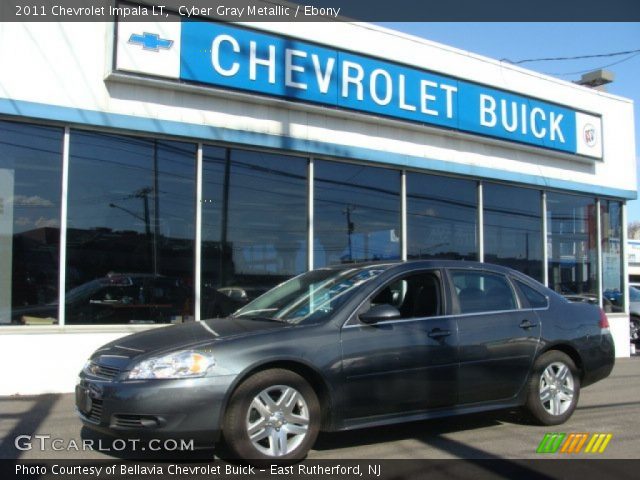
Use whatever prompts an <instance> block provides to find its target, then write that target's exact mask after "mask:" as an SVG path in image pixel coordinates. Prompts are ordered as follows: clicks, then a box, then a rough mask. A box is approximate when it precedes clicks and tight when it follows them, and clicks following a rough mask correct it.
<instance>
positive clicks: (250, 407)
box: [222, 369, 321, 462]
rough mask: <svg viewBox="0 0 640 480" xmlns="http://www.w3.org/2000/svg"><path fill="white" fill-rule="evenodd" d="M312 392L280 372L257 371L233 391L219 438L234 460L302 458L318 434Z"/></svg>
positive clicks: (318, 412)
mask: <svg viewBox="0 0 640 480" xmlns="http://www.w3.org/2000/svg"><path fill="white" fill-rule="evenodd" d="M320 417H321V409H320V403H319V402H318V397H317V395H316V393H315V392H314V390H313V388H311V386H310V385H309V384H308V383H307V382H306V381H305V380H304V379H303V378H302V377H301V376H300V375H298V374H297V373H294V372H292V371H290V370H284V369H272V370H264V371H262V372H258V373H256V374H255V375H253V376H251V377H249V378H248V379H247V380H245V381H244V382H243V383H242V384H241V385H240V386H239V387H238V388H237V389H236V391H235V392H234V393H233V395H232V396H231V400H230V402H229V408H228V410H227V413H226V415H225V418H224V421H223V427H222V428H223V435H224V439H225V443H226V446H227V448H228V450H229V453H230V454H231V456H232V457H233V458H239V459H243V460H258V461H262V462H265V461H267V462H273V461H295V460H301V459H303V458H304V457H305V456H306V455H307V452H308V451H309V450H310V449H311V447H312V446H313V444H314V443H315V441H316V438H317V436H318V432H319V430H320V420H321V418H320Z"/></svg>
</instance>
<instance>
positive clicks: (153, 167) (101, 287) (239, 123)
mask: <svg viewBox="0 0 640 480" xmlns="http://www.w3.org/2000/svg"><path fill="white" fill-rule="evenodd" d="M17 45H19V46H20V48H16V46H17ZM0 58H2V59H3V65H4V67H5V68H3V69H1V70H0V363H1V364H2V365H4V369H3V372H4V373H3V381H2V382H1V384H0V385H1V386H0V395H9V394H15V393H20V394H31V393H43V392H70V391H72V389H73V386H74V384H75V379H76V376H77V373H78V371H79V370H80V368H81V367H82V365H83V364H84V361H85V359H86V358H87V357H88V355H89V354H90V353H91V352H92V351H93V350H95V349H96V348H97V347H99V346H100V345H102V344H104V343H106V342H108V341H111V340H114V339H116V338H118V337H120V336H123V335H127V334H129V333H132V332H137V331H141V330H145V329H149V328H156V327H157V326H159V325H163V324H168V323H181V322H187V321H200V320H201V319H205V318H210V317H216V316H222V315H225V314H227V313H229V312H232V311H233V310H234V309H236V308H238V307H239V306H241V305H243V304H244V303H246V302H247V301H248V300H250V299H252V298H254V297H255V296H257V295H259V294H260V293H262V292H264V291H266V290H267V289H268V288H270V287H272V286H274V285H276V284H279V283H281V282H282V281H283V280H285V279H287V278H290V277H292V276H294V275H296V274H299V273H302V272H304V271H306V270H309V269H312V268H318V267H323V266H326V265H331V264H335V263H345V262H354V261H368V260H390V259H393V260H397V259H408V260H411V259H460V260H468V261H481V262H491V263H497V264H501V265H506V266H509V267H512V268H514V269H516V270H519V271H522V272H524V273H526V274H528V275H530V276H531V277H533V278H535V279H536V280H538V281H540V282H542V283H544V284H546V285H547V286H549V287H550V288H552V289H554V290H556V291H557V292H559V293H562V294H563V295H566V296H568V297H569V298H571V299H572V300H576V301H586V302H591V303H594V304H599V305H601V306H602V307H603V308H604V309H605V311H606V312H607V314H608V317H609V322H610V325H611V331H612V333H613V335H614V337H615V342H616V352H617V355H618V356H628V355H629V305H628V301H627V299H626V295H625V294H624V292H626V291H627V283H628V275H627V273H628V272H627V266H626V261H625V259H626V252H625V249H626V245H627V239H626V202H627V201H628V200H631V199H635V198H636V183H635V182H636V174H635V169H636V166H635V144H634V118H633V103H632V102H631V101H630V100H628V99H625V98H620V97H617V96H615V95H611V94H609V93H606V92H602V91H596V90H594V89H590V88H587V87H584V86H580V85H576V84H573V83H570V82H566V81H562V80H559V79H557V78H553V77H549V76H546V75H542V74H540V73H537V72H533V71H529V70H526V69H523V68H520V67H517V66H514V65H511V64H509V63H505V62H500V61H497V60H493V59H489V58H485V57H482V56H479V55H475V54H473V53H469V52H466V51H461V50H458V49H455V48H451V47H448V46H444V45H440V44H437V43H433V42H430V41H428V40H424V39H421V38H416V37H412V36H409V35H405V34H403V33H399V32H395V31H391V30H388V29H385V28H381V27H379V26H376V25H370V24H363V23H349V22H331V23H330V22H326V23H311V24H310V23H265V22H259V23H243V24H227V23H219V22H212V21H211V20H209V19H200V20H197V21H194V20H190V21H187V20H186V19H182V20H180V19H176V21H171V22H162V23H151V22H148V23H135V22H105V23H78V22H69V23H5V24H2V25H0ZM18 365H19V368H16V367H18ZM11 366H15V367H14V368H11Z"/></svg>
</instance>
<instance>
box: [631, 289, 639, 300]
mask: <svg viewBox="0 0 640 480" xmlns="http://www.w3.org/2000/svg"><path fill="white" fill-rule="evenodd" d="M629 301H630V302H640V289H637V288H636V287H629Z"/></svg>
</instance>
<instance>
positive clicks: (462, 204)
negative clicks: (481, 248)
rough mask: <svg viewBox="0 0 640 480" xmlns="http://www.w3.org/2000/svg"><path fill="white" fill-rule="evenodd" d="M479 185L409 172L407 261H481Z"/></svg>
mask: <svg viewBox="0 0 640 480" xmlns="http://www.w3.org/2000/svg"><path fill="white" fill-rule="evenodd" d="M477 232H478V201H477V183H476V182H474V181H472V180H464V179H458V178H448V177H441V176H436V175H426V174H422V173H411V172H410V173H407V258H409V259H420V258H423V259H429V258H443V259H451V260H477V259H478V235H477Z"/></svg>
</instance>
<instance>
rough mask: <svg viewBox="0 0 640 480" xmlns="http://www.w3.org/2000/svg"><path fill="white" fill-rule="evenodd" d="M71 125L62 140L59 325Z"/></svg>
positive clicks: (63, 293) (64, 276)
mask: <svg viewBox="0 0 640 480" xmlns="http://www.w3.org/2000/svg"><path fill="white" fill-rule="evenodd" d="M70 135H71V133H70V129H69V127H65V129H64V137H63V140H62V196H61V198H60V254H59V256H60V262H59V265H60V272H59V276H58V325H60V326H63V325H64V324H65V316H64V315H65V311H64V307H65V299H66V286H67V285H66V284H67V205H68V194H67V192H68V191H69V137H70Z"/></svg>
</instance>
